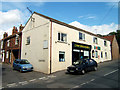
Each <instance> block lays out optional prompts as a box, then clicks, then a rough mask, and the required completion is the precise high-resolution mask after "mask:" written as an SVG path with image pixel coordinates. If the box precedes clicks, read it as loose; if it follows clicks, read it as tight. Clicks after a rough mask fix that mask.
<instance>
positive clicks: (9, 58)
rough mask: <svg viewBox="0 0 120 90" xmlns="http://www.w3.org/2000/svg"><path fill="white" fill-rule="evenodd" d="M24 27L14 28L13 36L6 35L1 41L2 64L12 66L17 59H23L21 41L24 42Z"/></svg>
mask: <svg viewBox="0 0 120 90" xmlns="http://www.w3.org/2000/svg"><path fill="white" fill-rule="evenodd" d="M23 28H24V27H23V26H22V24H21V26H20V27H19V31H18V29H17V28H16V27H15V26H14V27H13V30H12V35H10V36H8V33H6V32H5V33H4V35H3V39H2V40H1V54H2V62H4V63H8V64H11V65H12V63H13V61H14V60H15V59H18V58H21V41H22V32H21V31H22V30H23Z"/></svg>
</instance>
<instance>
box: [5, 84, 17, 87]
mask: <svg viewBox="0 0 120 90" xmlns="http://www.w3.org/2000/svg"><path fill="white" fill-rule="evenodd" d="M15 86H17V84H16V83H12V84H7V87H15Z"/></svg>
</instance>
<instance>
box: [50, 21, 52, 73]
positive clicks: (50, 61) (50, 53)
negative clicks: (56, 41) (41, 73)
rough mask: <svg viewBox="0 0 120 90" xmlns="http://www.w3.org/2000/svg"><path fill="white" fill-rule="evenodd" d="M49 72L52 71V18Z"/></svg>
mask: <svg viewBox="0 0 120 90" xmlns="http://www.w3.org/2000/svg"><path fill="white" fill-rule="evenodd" d="M50 22H51V25H50V74H51V73H52V20H50Z"/></svg>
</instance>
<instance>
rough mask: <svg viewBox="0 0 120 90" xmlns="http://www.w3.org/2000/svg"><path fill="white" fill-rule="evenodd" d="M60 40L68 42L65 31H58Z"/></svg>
mask: <svg viewBox="0 0 120 90" xmlns="http://www.w3.org/2000/svg"><path fill="white" fill-rule="evenodd" d="M58 40H59V41H62V42H67V34H65V33H58Z"/></svg>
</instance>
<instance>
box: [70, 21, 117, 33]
mask: <svg viewBox="0 0 120 90" xmlns="http://www.w3.org/2000/svg"><path fill="white" fill-rule="evenodd" d="M70 25H73V26H76V27H78V28H81V29H83V30H86V31H89V32H92V33H94V34H96V32H97V34H102V35H106V34H109V33H110V32H113V31H116V30H117V29H118V25H117V24H115V23H111V24H109V25H107V24H103V25H94V26H88V25H83V24H81V23H80V22H78V21H74V22H72V23H70Z"/></svg>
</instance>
